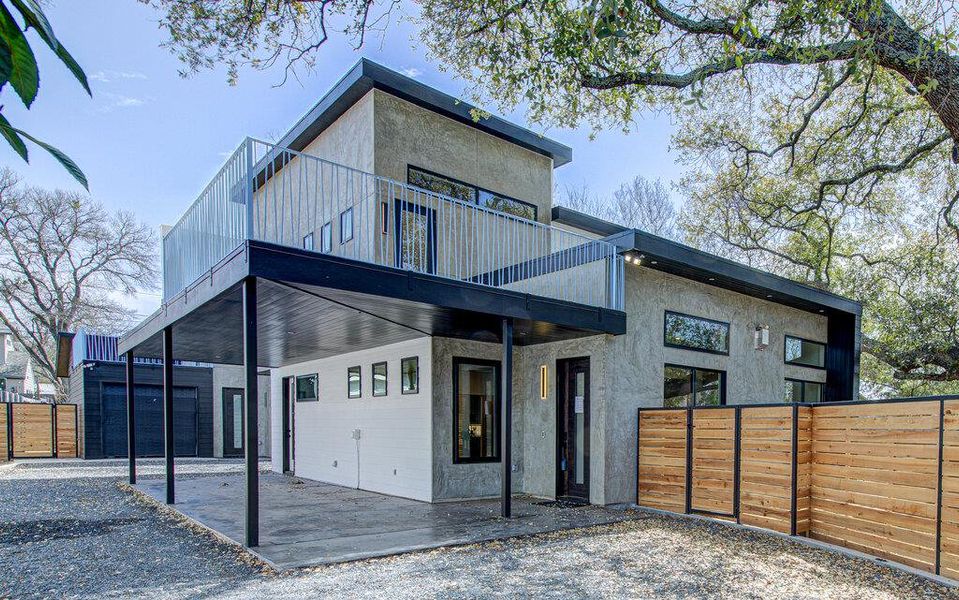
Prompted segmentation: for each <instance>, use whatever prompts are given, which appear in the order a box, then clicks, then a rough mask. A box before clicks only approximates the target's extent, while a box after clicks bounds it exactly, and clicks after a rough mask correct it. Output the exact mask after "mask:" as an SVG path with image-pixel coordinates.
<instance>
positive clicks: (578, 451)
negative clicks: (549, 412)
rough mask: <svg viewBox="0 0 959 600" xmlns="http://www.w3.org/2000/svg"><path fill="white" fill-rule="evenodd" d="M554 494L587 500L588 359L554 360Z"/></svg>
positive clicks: (558, 496)
mask: <svg viewBox="0 0 959 600" xmlns="http://www.w3.org/2000/svg"><path fill="white" fill-rule="evenodd" d="M556 379H557V381H556V416H557V423H556V427H557V428H556V443H557V448H556V459H557V463H558V464H557V465H556V474H557V477H556V497H557V498H567V499H570V500H576V501H582V502H588V501H589V358H570V359H566V360H558V361H556Z"/></svg>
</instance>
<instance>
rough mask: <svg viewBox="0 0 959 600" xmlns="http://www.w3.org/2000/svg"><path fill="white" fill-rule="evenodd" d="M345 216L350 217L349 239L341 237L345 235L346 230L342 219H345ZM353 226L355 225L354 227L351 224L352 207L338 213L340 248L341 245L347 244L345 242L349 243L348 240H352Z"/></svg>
mask: <svg viewBox="0 0 959 600" xmlns="http://www.w3.org/2000/svg"><path fill="white" fill-rule="evenodd" d="M346 215H350V230H349V231H350V237H343V236H344V235H345V234H346V228H345V227H343V217H345V216H346ZM354 226H355V225H354V223H353V207H352V206H351V207H349V208H347V209H345V210H343V211H342V212H340V245H341V246H342V245H343V244H345V243H347V242H349V241H350V240H352V239H353V227H354Z"/></svg>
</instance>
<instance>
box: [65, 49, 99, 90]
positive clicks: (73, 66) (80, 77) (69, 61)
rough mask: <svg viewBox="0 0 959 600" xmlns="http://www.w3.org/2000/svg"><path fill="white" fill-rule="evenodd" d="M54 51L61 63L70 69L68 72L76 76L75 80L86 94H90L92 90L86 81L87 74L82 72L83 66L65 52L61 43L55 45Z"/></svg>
mask: <svg viewBox="0 0 959 600" xmlns="http://www.w3.org/2000/svg"><path fill="white" fill-rule="evenodd" d="M56 52H57V56H59V57H60V60H61V61H62V62H63V64H64V65H66V67H67V68H68V69H70V72H71V73H73V76H74V77H76V78H77V81H79V82H80V85H82V86H83V89H85V90H86V91H87V94H89V95H91V96H92V95H93V92H91V91H90V84H89V83H88V82H87V75H86V73H84V72H83V68H82V67H81V66H80V65H79V64H78V63H77V61H75V60H74V59H73V56H71V55H70V53H69V52H67V49H66V48H65V47H64V46H63V44H58V45H57V51H56Z"/></svg>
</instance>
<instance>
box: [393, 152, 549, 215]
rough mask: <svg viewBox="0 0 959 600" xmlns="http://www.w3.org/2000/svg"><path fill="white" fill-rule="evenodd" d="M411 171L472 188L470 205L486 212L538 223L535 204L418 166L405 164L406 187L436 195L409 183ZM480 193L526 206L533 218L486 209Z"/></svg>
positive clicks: (431, 191) (537, 210)
mask: <svg viewBox="0 0 959 600" xmlns="http://www.w3.org/2000/svg"><path fill="white" fill-rule="evenodd" d="M413 170H416V171H419V172H421V173H425V174H426V175H431V176H433V177H439V178H440V179H445V180H447V181H449V182H450V183H454V184H456V185H461V186H463V187H467V188H472V189H473V201H472V204H475V205H476V206H481V207H483V208H485V209H487V210H491V211H493V212H496V213H500V214H503V215H509V216H510V217H514V218H516V219H523V220H524V221H530V222H538V221H539V207H538V206H536V205H535V204H533V203H532V202H527V201H525V200H520V199H519V198H514V197H512V196H507V195H506V194H501V193H499V192H494V191H493V190H488V189H486V188H484V187H480V186H478V185H475V184H472V183H466V182H465V181H460V180H459V179H456V178H455V177H450V176H449V175H443V174H442V173H437V172H436V171H431V170H430V169H424V168H423V167H418V166H416V165H413V164H409V163H407V165H406V183H407V184H408V185H411V186H413V187H415V188H416V189H421V190H424V191H427V192H430V193H433V194H436V193H437V192H434V191H433V190H428V189H426V188H421V187H419V186H417V185H414V184H413V183H411V182H410V172H411V171H413ZM480 192H485V193H487V194H492V195H494V196H499V197H500V198H504V199H506V200H509V201H510V202H516V203H517V204H522V205H524V206H528V207H529V208H531V209H533V218H532V219H527V218H526V217H521V216H519V215H514V214H513V213H508V212H505V211H502V210H496V209H495V208H490V207H488V206H485V205H483V204H480V199H479V195H480ZM457 200H460V201H461V202H467V201H466V200H461V199H459V198H457Z"/></svg>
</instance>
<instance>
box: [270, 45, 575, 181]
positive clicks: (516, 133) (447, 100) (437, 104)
mask: <svg viewBox="0 0 959 600" xmlns="http://www.w3.org/2000/svg"><path fill="white" fill-rule="evenodd" d="M372 89H378V90H382V91H384V92H387V93H389V94H392V95H393V96H396V97H398V98H402V99H403V100H406V101H408V102H412V103H413V104H416V105H418V106H421V107H423V108H425V109H427V110H431V111H433V112H435V113H438V114H441V115H443V116H445V117H448V118H450V119H453V120H454V121H459V122H460V123H463V124H464V125H469V126H470V127H475V128H476V129H479V130H480V131H484V132H486V133H488V134H490V135H494V136H496V137H498V138H501V139H503V140H506V141H508V142H511V143H513V144H516V145H518V146H522V147H523V148H526V149H527V150H532V151H533V152H536V153H538V154H542V155H543V156H548V157H549V158H551V159H553V167H554V168H555V167H559V166H562V165H565V164H566V163H568V162H570V161H571V160H573V150H572V148H570V147H569V146H566V145H564V144H561V143H559V142H557V141H554V140H551V139H549V138H547V137H544V136H542V135H540V134H538V133H536V132H534V131H530V130H529V129H526V128H524V127H520V126H519V125H516V124H515V123H510V122H509V121H506V120H505V119H501V118H500V117H497V116H493V115H490V116H488V117H485V118H480V119H478V120H477V119H474V118H473V112H472V111H473V110H474V109H476V110H480V111H482V110H483V109H481V108H478V107H476V106H473V105H472V104H469V103H467V102H463V101H462V100H459V99H458V98H454V97H453V96H450V95H449V94H444V93H443V92H441V91H439V90H437V89H435V88H432V87H430V86H428V85H426V84H424V83H421V82H419V81H416V80H415V79H413V78H411V77H407V76H405V75H403V74H401V73H397V72H396V71H394V70H392V69H389V68H387V67H384V66H383V65H380V64H378V63H375V62H373V61H371V60H367V59H365V58H362V59H360V60H359V61H358V62H357V63H356V64H355V65H354V66H353V68H351V69H350V70H349V72H347V73H346V75H344V76H343V77H342V78H340V80H339V81H338V82H336V84H334V85H333V87H332V88H330V90H329V91H328V92H327V93H326V94H325V95H324V96H323V98H321V99H320V101H319V102H317V103H316V104H315V105H314V106H313V108H311V109H310V110H309V111H308V112H307V113H306V114H305V115H303V116H302V117H301V118H300V120H299V121H297V122H296V124H295V125H294V126H293V127H292V128H291V129H290V130H289V131H288V132H287V133H286V134H285V135H284V136H283V137H282V139H281V140H280V141H279V142H277V145H279V146H285V147H287V148H292V149H293V150H302V149H303V148H305V147H306V145H307V144H309V143H310V142H311V141H312V140H314V139H315V138H316V136H318V135H319V134H320V133H322V132H323V130H325V129H326V128H327V127H329V126H330V125H331V124H332V123H333V122H334V121H336V119H338V118H339V117H340V116H341V115H342V114H343V113H345V112H346V111H347V110H348V109H349V108H350V107H351V106H353V105H354V104H356V102H357V101H358V100H359V99H360V98H362V97H363V96H364V95H366V93H367V92H369V91H370V90H372Z"/></svg>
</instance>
